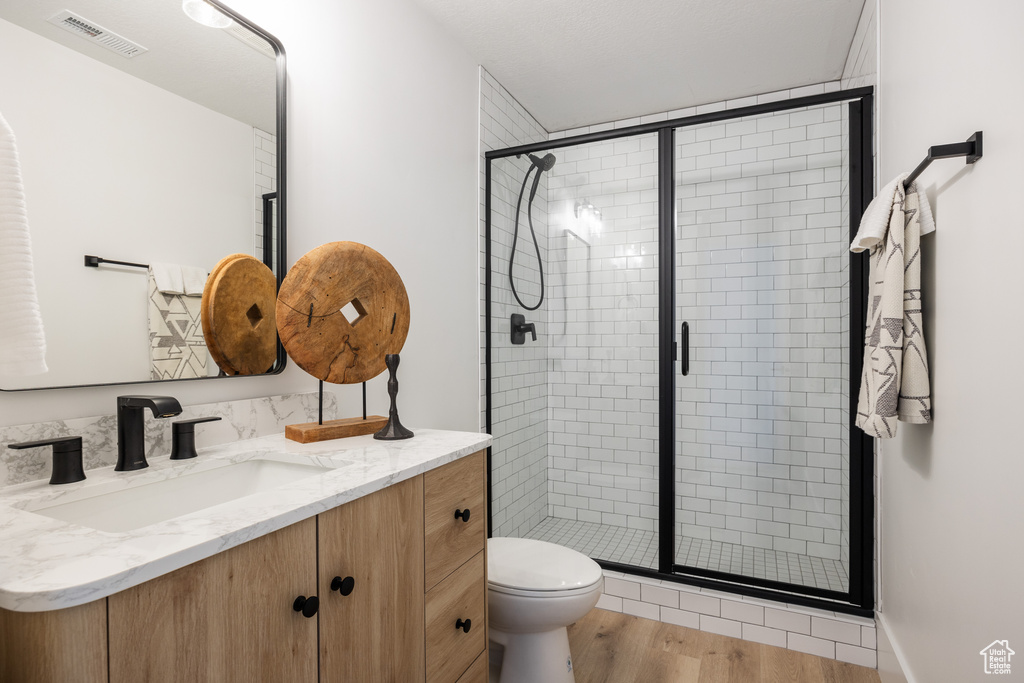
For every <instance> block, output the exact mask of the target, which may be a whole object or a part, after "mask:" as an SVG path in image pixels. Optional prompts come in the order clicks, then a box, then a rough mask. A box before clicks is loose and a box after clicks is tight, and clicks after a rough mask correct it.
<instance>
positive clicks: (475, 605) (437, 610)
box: [425, 552, 487, 683]
mask: <svg viewBox="0 0 1024 683" xmlns="http://www.w3.org/2000/svg"><path fill="white" fill-rule="evenodd" d="M486 603H487V593H486V579H485V578H484V554H483V553H482V552H480V553H477V555H476V557H474V558H472V559H471V560H470V561H469V562H467V563H466V564H464V565H462V566H461V567H459V568H458V569H457V570H456V571H455V572H454V573H453V574H452V575H451V576H449V577H448V578H446V579H445V580H444V581H442V582H441V583H440V584H438V585H437V586H435V587H434V589H433V590H431V591H430V592H429V593H427V596H426V605H425V609H426V640H427V643H426V649H427V683H452V682H453V681H457V680H458V678H459V676H461V675H462V674H463V673H464V672H465V671H466V669H468V668H469V666H470V664H472V663H473V661H474V660H475V659H476V658H477V656H479V655H480V653H481V652H483V650H484V648H485V647H486V645H487V639H486V636H485V631H486V629H485V626H486V620H487V614H486V612H485V611H484V608H485V605H486ZM459 620H462V621H466V620H469V622H470V626H469V633H466V632H465V631H464V630H463V629H461V628H456V623H457V622H458V621H459Z"/></svg>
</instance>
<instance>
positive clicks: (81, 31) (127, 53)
mask: <svg viewBox="0 0 1024 683" xmlns="http://www.w3.org/2000/svg"><path fill="white" fill-rule="evenodd" d="M50 23H51V24H53V25H54V26H59V27H61V28H62V29H64V30H65V31H69V32H71V33H74V34H75V35H76V36H80V37H82V38H85V39H86V40H88V41H90V42H93V43H96V44H97V45H99V46H101V47H105V48H107V49H108V50H110V51H111V52H116V53H117V54H119V55H121V56H122V57H135V56H136V55H141V54H142V53H143V52H148V50H147V49H146V48H144V47H142V46H141V45H139V44H138V43H133V42H132V41H130V40H128V39H127V38H124V37H122V36H119V35H117V34H116V33H114V32H113V31H108V30H107V29H105V28H103V27H102V26H100V25H98V24H96V23H94V22H91V21H89V20H88V19H85V18H84V17H80V16H78V15H77V14H75V13H74V12H71V11H69V10H64V11H63V12H58V13H57V14H55V15H53V16H52V17H50Z"/></svg>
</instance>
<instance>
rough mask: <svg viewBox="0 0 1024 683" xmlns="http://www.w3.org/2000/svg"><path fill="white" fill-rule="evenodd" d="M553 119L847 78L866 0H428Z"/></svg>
mask: <svg viewBox="0 0 1024 683" xmlns="http://www.w3.org/2000/svg"><path fill="white" fill-rule="evenodd" d="M417 2H419V3H420V4H421V5H422V6H423V7H425V8H426V10H427V11H428V12H429V13H430V14H432V15H434V16H435V17H436V18H437V19H438V20H439V21H440V22H441V24H442V25H443V26H445V27H446V28H447V29H448V30H449V31H450V32H451V33H452V34H453V35H454V36H455V38H456V39H457V40H459V41H460V42H461V43H462V44H463V45H464V46H465V47H466V49H467V50H468V51H469V52H470V54H472V55H473V56H474V57H475V58H476V59H478V60H479V62H480V63H481V64H482V65H483V66H484V68H485V69H487V70H488V71H489V72H490V73H491V75H493V76H494V77H495V78H496V79H498V81H499V82H501V84H502V85H504V86H505V87H506V88H507V89H508V90H509V92H511V93H512V95H513V96H515V97H516V99H518V100H519V102H520V103H521V104H522V105H523V106H524V107H526V109H527V110H528V111H529V112H530V113H531V114H533V115H534V117H536V118H537V120H538V121H539V122H540V124H541V125H542V126H544V127H545V128H546V129H547V130H549V131H558V130H565V129H568V128H574V127H577V126H581V125H588V124H593V123H600V122H604V121H613V120H617V119H623V118H629V117H633V116H639V115H642V114H650V113H655V112H663V111H670V110H672V109H679V108H683V107H689V106H693V105H697V104H705V103H708V102H719V101H722V100H726V99H735V98H740V97H744V96H747V95H754V94H759V93H766V92H773V91H776V90H784V89H788V88H794V87H799V86H802V85H810V84H812V83H821V82H824V81H831V80H835V79H838V78H839V77H840V76H841V75H842V71H843V65H844V64H845V62H846V56H847V53H848V52H849V49H850V44H851V42H852V41H853V35H854V32H855V31H856V29H857V22H858V19H859V18H860V12H861V8H862V7H863V5H864V0H417Z"/></svg>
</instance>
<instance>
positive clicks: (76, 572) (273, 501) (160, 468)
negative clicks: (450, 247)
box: [0, 429, 491, 612]
mask: <svg viewBox="0 0 1024 683" xmlns="http://www.w3.org/2000/svg"><path fill="white" fill-rule="evenodd" d="M413 431H415V433H416V436H415V437H413V438H412V439H408V440H404V441H376V440H374V439H373V437H372V436H358V437H351V438H347V439H337V440H334V441H324V442H321V443H316V444H300V443H296V442H293V441H288V440H286V439H285V438H284V435H281V434H276V435H273V436H266V437H261V438H257V439H251V440H248V441H238V442H235V443H232V444H227V445H223V446H213V447H210V448H205V449H201V450H200V451H199V457H198V458H194V459H192V460H184V461H181V460H178V461H173V460H170V459H168V458H167V457H161V458H151V459H150V466H149V467H148V468H147V469H144V470H138V471H135V472H114V470H113V468H105V469H98V470H90V471H88V472H87V473H86V474H87V476H88V478H87V479H86V480H85V481H83V482H79V483H76V484H66V485H62V486H50V485H49V484H48V483H47V482H46V481H39V482H31V483H27V484H19V485H17V486H9V487H7V488H4V489H0V608H4V609H9V610H15V611H19V612H42V611H47V610H54V609H60V608H64V607H73V606H75V605H81V604H84V603H87V602H91V601H93V600H98V599H100V598H104V597H106V596H108V595H112V594H114V593H117V592H118V591H122V590H124V589H126V588H131V587H132V586H137V585H139V584H141V583H143V582H145V581H149V580H150V579H153V578H156V577H158V576H161V575H163V574H166V573H168V572H171V571H174V570H175V569H179V568H180V567H184V566H185V565H188V564H191V563H193V562H196V561H198V560H202V559H204V558H207V557H210V556H212V555H215V554H217V553H219V552H221V551H224V550H227V549H228V548H232V547H234V546H237V545H241V544H242V543H245V542H246V541H249V540H252V539H253V538H257V537H259V536H263V535H265V534H269V533H271V532H273V531H277V530H278V529H282V528H284V527H286V526H289V525H291V524H295V523H296V522H300V521H302V520H304V519H307V518H309V517H312V516H314V515H316V514H319V513H321V512H324V511H326V510H330V509H331V508H334V507H337V506H339V505H341V504H343V503H346V502H348V501H350V500H354V499H356V498H359V497H361V496H365V495H366V494H368V493H373V492H374V491H378V490H380V489H383V488H385V487H387V486H390V485H391V484H394V483H397V482H400V481H403V480H405V479H409V478H411V477H414V476H416V475H417V474H421V473H423V472H426V471H428V470H431V469H433V468H435V467H438V466H440V465H443V464H445V463H448V462H451V461H453V460H457V459H459V458H461V457H463V456H466V455H469V454H471V453H475V452H477V451H479V450H481V449H483V448H486V447H487V446H488V445H490V442H491V437H490V436H488V435H487V434H477V433H472V432H449V431H439V430H430V429H414V430H413ZM252 459H270V460H277V461H280V462H292V463H300V464H307V465H316V466H319V467H328V468H331V469H329V470H328V471H326V472H324V473H322V474H320V473H317V474H314V475H312V476H308V477H305V478H302V479H299V480H298V481H294V482H292V483H288V484H284V485H282V486H280V487H278V488H275V489H273V490H269V491H263V492H259V493H254V494H251V495H248V496H245V497H243V498H238V499H236V500H233V501H230V502H226V503H221V504H219V505H215V506H213V507H208V508H205V509H202V510H198V511H196V512H193V513H190V514H186V515H183V516H180V517H177V518H175V519H171V520H169V521H163V522H157V523H155V524H150V525H148V526H144V527H141V528H138V529H134V530H130V531H124V532H117V533H113V532H109V531H99V530H97V529H94V528H89V527H86V526H79V525H77V524H73V523H70V522H66V521H61V520H59V519H53V518H51V517H47V516H44V515H42V514H37V513H34V512H29V511H28V510H30V509H38V508H40V507H41V506H49V505H52V504H55V503H60V502H65V501H72V500H76V499H80V498H84V497H89V496H91V495H93V494H95V493H98V492H100V491H104V492H105V491H108V490H121V489H127V488H134V487H136V486H140V485H144V484H147V483H152V482H157V481H161V480H165V479H170V478H173V477H176V476H180V475H181V474H186V473H194V472H200V471H203V470H212V469H216V468H218V467H223V466H226V465H230V464H233V463H238V462H243V461H246V460H252Z"/></svg>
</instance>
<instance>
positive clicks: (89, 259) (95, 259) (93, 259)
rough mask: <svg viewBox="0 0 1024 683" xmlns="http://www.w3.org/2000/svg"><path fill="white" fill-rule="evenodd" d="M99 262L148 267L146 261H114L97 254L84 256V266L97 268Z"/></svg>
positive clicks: (131, 266)
mask: <svg viewBox="0 0 1024 683" xmlns="http://www.w3.org/2000/svg"><path fill="white" fill-rule="evenodd" d="M101 263H110V264H113V265H115V266H128V267H129V268H149V264H146V263H132V262H131V261H114V260H112V259H108V258H100V257H99V256H89V255H88V254H86V256H85V267H86V268H99V267H100V264H101Z"/></svg>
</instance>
